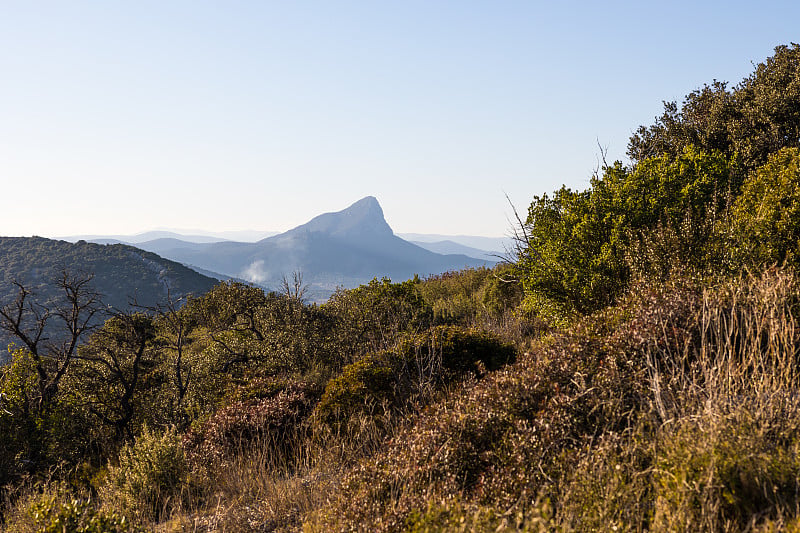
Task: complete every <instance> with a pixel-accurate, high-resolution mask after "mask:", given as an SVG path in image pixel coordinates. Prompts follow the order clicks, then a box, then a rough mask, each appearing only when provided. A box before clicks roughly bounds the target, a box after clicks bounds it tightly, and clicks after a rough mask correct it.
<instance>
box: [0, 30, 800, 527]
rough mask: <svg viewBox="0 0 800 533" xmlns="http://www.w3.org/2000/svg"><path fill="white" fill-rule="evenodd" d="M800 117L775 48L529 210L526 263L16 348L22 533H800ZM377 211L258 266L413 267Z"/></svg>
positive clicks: (131, 321)
mask: <svg viewBox="0 0 800 533" xmlns="http://www.w3.org/2000/svg"><path fill="white" fill-rule="evenodd" d="M776 87H779V88H780V89H781V90H778V91H776V90H775V88H776ZM710 104H714V105H710ZM798 118H800V45H792V46H782V47H778V48H776V49H775V56H774V57H771V58H769V59H768V60H767V61H765V62H764V63H761V64H759V65H757V66H756V68H755V71H754V73H753V74H752V75H751V76H749V77H748V78H746V79H745V80H743V81H742V82H741V83H740V84H738V85H737V86H735V87H734V88H733V89H730V90H729V89H727V88H726V86H725V85H724V84H717V83H715V84H714V85H713V86H711V87H709V86H706V87H704V88H703V89H701V90H698V91H696V92H694V93H692V94H690V95H689V96H687V98H686V100H685V102H684V104H683V105H682V106H681V107H678V106H677V105H676V104H671V103H667V104H666V110H665V117H660V118H657V119H656V122H655V124H653V125H651V126H649V127H642V128H640V129H639V130H637V133H636V134H634V136H633V137H632V138H631V143H630V146H631V149H632V157H634V162H633V163H632V164H631V165H623V164H622V163H619V162H617V163H614V164H610V165H606V166H604V167H603V168H602V169H600V170H599V171H598V173H597V174H596V175H595V176H594V177H593V178H592V181H591V186H590V187H588V188H587V189H586V190H583V191H573V190H570V189H568V188H566V187H563V188H561V189H559V190H557V191H555V192H553V193H550V194H542V195H541V196H535V197H534V198H533V199H532V201H531V205H530V208H529V210H528V217H527V218H526V219H525V220H524V221H520V226H519V227H518V228H516V232H517V234H518V235H520V239H519V242H518V243H517V244H518V252H519V254H518V256H517V257H516V258H515V260H514V261H511V262H509V263H506V264H501V265H495V266H494V267H492V268H482V267H479V268H468V269H463V270H460V271H457V272H444V273H441V274H437V275H433V276H428V277H422V278H420V277H414V278H411V279H408V280H406V281H402V282H391V281H389V280H388V279H382V280H379V279H372V280H371V281H369V282H368V283H365V284H362V285H360V286H358V287H355V288H352V289H340V290H337V291H336V292H335V293H334V294H333V296H332V297H331V298H330V299H329V300H328V301H326V302H325V303H323V304H321V305H317V304H309V303H308V302H306V301H304V299H303V298H302V297H301V295H300V294H297V293H295V294H292V293H291V291H290V292H289V293H284V294H276V293H267V292H265V291H263V290H262V289H261V288H259V287H255V286H252V285H249V284H245V283H237V282H232V281H229V282H225V283H219V284H217V285H215V286H214V287H213V288H212V289H211V290H209V291H208V292H206V293H205V294H203V295H202V296H199V297H197V298H193V299H191V300H190V301H189V303H188V304H187V305H185V306H183V307H181V308H172V309H159V310H154V311H152V312H149V313H136V312H129V313H120V314H118V315H117V316H115V317H114V318H113V319H110V320H108V321H106V322H105V323H104V324H102V327H99V328H98V329H97V330H96V331H93V332H92V333H91V335H90V336H88V338H87V339H85V341H84V342H83V343H82V345H81V346H80V347H79V349H78V350H76V351H74V352H67V351H65V350H62V351H53V352H50V354H44V355H43V354H42V353H34V352H35V350H31V351H24V350H19V351H17V352H15V354H14V358H13V361H12V364H10V365H5V366H3V367H0V450H2V452H3V453H0V525H2V527H3V528H4V531H9V533H29V532H39V531H65V530H66V531H69V530H70V529H69V528H72V530H75V531H90V532H91V531H114V532H138V531H201V532H207V533H211V532H219V531H246V532H262V531H292V532H296V531H304V532H332V531H370V532H373V531H375V532H399V531H409V532H413V533H420V532H438V531H455V532H461V533H465V532H470V531H481V532H482V531H495V532H508V531H529V532H549V531H565V532H566V531H625V532H645V531H698V532H725V533H728V532H733V531H748V532H777V531H789V532H792V531H798V530H800V403H798V401H797V399H798V398H800V312H798V311H799V310H800V275H799V274H798V273H799V272H800V135H798V131H800V121H798ZM756 119H757V120H756ZM709 132H712V133H713V134H714V135H709ZM720 191H725V194H720ZM379 209H380V208H379V206H378V205H377V202H374V201H373V200H372V199H369V198H368V199H365V200H363V201H361V202H359V203H357V204H356V205H355V206H353V209H350V210H345V211H343V212H339V213H330V214H326V215H322V216H321V217H318V218H316V219H314V220H312V221H311V222H310V223H309V224H307V225H305V226H301V227H299V228H296V229H295V230H292V232H287V234H283V235H282V236H280V237H281V238H280V239H274V240H271V239H267V240H265V241H262V242H261V243H257V244H259V245H263V244H264V243H269V244H268V246H267V248H268V249H271V248H270V247H271V246H277V245H278V244H279V243H281V242H285V243H286V244H287V247H289V245H291V246H294V245H295V244H296V243H298V242H299V243H311V244H313V245H314V246H322V247H323V249H324V243H326V242H335V243H336V244H337V245H338V246H342V243H346V242H351V243H353V244H352V246H354V247H355V246H356V244H354V243H364V242H373V243H375V242H377V243H384V242H389V243H391V242H392V239H390V238H389V237H391V236H392V235H391V234H390V232H391V230H390V229H389V228H388V226H387V225H385V224H381V223H380V220H382V214H381V213H380V211H379ZM364 220H371V221H372V222H373V223H372V224H371V225H364V224H362V223H361V221H364ZM33 243H35V244H37V246H38V247H44V248H48V249H49V247H55V246H62V244H58V243H56V244H53V243H52V241H46V240H43V239H39V240H34V241H33ZM222 244H225V243H222ZM76 246H78V247H79V249H82V248H80V247H86V246H87V245H86V244H79V245H76ZM101 248H102V247H101ZM110 248H111V249H117V250H121V251H122V253H123V255H125V254H128V255H130V253H131V251H130V249H129V248H125V247H121V248H115V247H110ZM231 249H234V248H231ZM298 249H301V248H298ZM337 249H338V248H337ZM65 250H66V251H68V252H69V251H70V250H72V249H65ZM409 250H410V251H411V253H412V254H413V253H416V252H413V249H409ZM353 253H355V252H353ZM17 255H19V254H17ZM255 257H258V256H250V259H253V258H255ZM265 262H266V260H265ZM23 264H25V265H27V266H26V268H31V267H30V265H31V263H30V262H27V263H18V266H17V268H22V266H19V265H23ZM337 268H341V269H345V268H357V266H354V265H350V264H348V263H347V262H346V261H343V263H342V266H339V267H337ZM31 275H32V276H33V278H32V279H38V278H37V276H38V275H39V274H38V273H37V271H35V270H32V271H31ZM51 309H52V308H50V309H47V308H44V307H37V308H35V310H36V311H37V312H41V313H43V314H46V313H47V312H49V311H51ZM52 354H55V356H53V357H48V356H46V355H52Z"/></svg>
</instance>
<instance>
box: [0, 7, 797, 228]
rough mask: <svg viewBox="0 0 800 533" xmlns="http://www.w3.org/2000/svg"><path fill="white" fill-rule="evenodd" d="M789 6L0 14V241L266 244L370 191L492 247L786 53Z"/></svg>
mask: <svg viewBox="0 0 800 533" xmlns="http://www.w3.org/2000/svg"><path fill="white" fill-rule="evenodd" d="M798 20H800V2H790V1H782V2H778V1H769V0H765V1H761V2H752V1H748V2H741V1H727V2H722V1H717V2H703V1H692V2H689V1H675V2H658V3H656V2H642V1H639V2H613V1H612V2H552V1H549V2H539V1H517V2H513V1H503V0H497V1H485V2H474V1H464V0H462V1H432V0H427V1H416V0H410V1H404V2H368V1H349V2H340V1H318V2H309V1H297V2H277V1H274V2H273V1H262V2H256V1H225V2H222V1H220V2H206V1H197V0H192V1H189V0H186V1H165V0H160V1H157V2H155V1H139V2H108V1H96V2H62V1H52V2H44V1H41V2H39V1H5V0H0V76H2V77H1V78H0V80H2V81H1V82H0V183H2V207H1V208H0V235H4V236H17V235H42V236H62V235H75V234H133V233H137V232H141V231H146V230H149V229H153V228H156V227H169V228H199V229H204V230H208V231H226V230H244V229H253V230H270V231H284V230H287V229H290V228H291V227H294V226H297V225H299V224H302V223H304V222H306V221H307V220H309V219H310V218H312V217H313V216H315V215H317V214H320V213H322V212H328V211H336V210H340V209H343V208H345V207H347V206H348V205H350V204H351V203H353V202H355V201H357V200H358V199H360V198H362V197H364V196H367V195H372V196H375V197H377V198H378V200H379V201H380V203H381V205H382V207H383V210H384V213H385V215H386V219H387V221H388V222H389V224H390V225H391V226H392V228H393V229H394V230H395V232H398V233H402V232H416V233H438V234H466V235H484V236H502V235H504V234H506V233H507V232H508V230H509V227H510V221H509V220H510V218H511V217H512V213H511V209H510V207H509V205H508V203H507V201H506V198H505V195H506V194H508V196H509V197H510V199H511V200H512V201H513V203H514V204H515V205H516V206H517V208H518V209H519V210H520V212H521V213H522V214H524V212H525V210H526V209H527V205H528V204H529V203H530V201H531V198H532V197H533V196H534V195H540V194H542V193H545V192H550V191H552V190H554V189H557V188H559V187H560V186H561V184H566V185H567V186H570V187H572V188H577V189H584V188H586V187H587V186H588V182H589V178H590V176H591V174H592V171H593V170H594V169H595V168H596V167H597V165H598V158H599V155H600V149H599V148H598V143H599V145H600V146H603V147H604V148H607V150H608V158H609V159H611V160H614V159H620V160H623V161H624V160H625V159H626V158H625V150H626V145H627V142H628V137H629V136H630V135H631V133H632V132H633V131H634V130H635V129H636V128H637V127H638V126H639V125H641V124H650V123H652V121H653V118H654V117H655V116H656V115H658V114H660V112H661V110H662V103H661V102H662V101H663V100H679V101H680V100H681V99H682V98H683V96H685V95H686V94H687V93H689V92H690V91H692V90H694V89H696V88H698V87H700V86H701V85H702V84H704V83H710V82H711V81H712V80H714V79H718V80H725V81H729V82H730V83H731V85H735V84H737V83H738V82H739V81H741V79H742V78H743V77H745V76H747V75H748V74H749V73H750V72H751V71H752V70H753V65H754V64H755V63H758V62H761V61H763V60H764V59H766V58H767V57H768V56H770V55H772V53H773V49H774V47H775V46H777V45H780V44H789V43H790V42H791V41H795V42H797V41H800V32H799V31H798V30H800V25H799V24H798Z"/></svg>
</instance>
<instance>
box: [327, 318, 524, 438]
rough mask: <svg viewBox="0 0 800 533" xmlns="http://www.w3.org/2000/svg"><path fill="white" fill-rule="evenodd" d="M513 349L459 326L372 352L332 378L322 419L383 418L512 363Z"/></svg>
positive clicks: (445, 327) (432, 329)
mask: <svg viewBox="0 0 800 533" xmlns="http://www.w3.org/2000/svg"><path fill="white" fill-rule="evenodd" d="M514 358H515V351H514V348H513V347H511V346H509V345H507V344H504V343H502V342H500V341H499V340H498V339H497V338H495V337H494V336H493V335H491V334H488V333H484V332H480V331H477V330H470V329H464V328H461V327H458V326H437V327H434V328H430V329H428V330H426V331H425V332H423V333H420V334H418V335H413V336H409V337H408V338H406V339H404V340H402V341H401V342H399V343H397V345H396V346H395V347H394V348H393V349H392V350H383V351H380V352H374V353H370V354H368V355H366V356H364V357H362V358H361V359H359V360H358V361H356V362H355V363H352V364H350V365H347V366H346V367H345V368H344V369H343V370H342V373H341V374H340V375H339V376H337V377H335V378H333V379H331V380H330V381H329V382H328V385H327V386H326V387H325V392H324V393H323V395H322V398H321V399H320V401H319V404H318V405H317V407H316V415H317V417H319V418H320V419H322V420H325V421H327V422H328V423H331V422H333V421H346V420H347V419H349V418H350V417H351V416H353V415H355V414H364V413H378V414H383V413H384V412H385V411H386V409H387V408H397V407H400V406H402V405H404V404H406V403H407V402H408V401H409V400H411V399H413V398H414V397H415V396H416V395H418V394H421V393H425V392H431V391H432V390H435V389H437V388H438V387H440V386H441V385H443V384H445V383H447V382H449V381H452V380H454V379H457V378H460V377H464V376H465V375H467V374H478V373H480V372H482V371H485V370H496V369H498V368H500V367H501V366H502V365H504V364H506V363H509V362H513V361H514Z"/></svg>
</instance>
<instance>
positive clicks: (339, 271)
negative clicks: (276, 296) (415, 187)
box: [137, 196, 495, 301]
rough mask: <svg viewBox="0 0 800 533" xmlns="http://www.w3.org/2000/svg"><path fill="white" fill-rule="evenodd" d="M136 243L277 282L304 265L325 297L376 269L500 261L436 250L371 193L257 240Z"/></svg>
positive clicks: (399, 275)
mask: <svg viewBox="0 0 800 533" xmlns="http://www.w3.org/2000/svg"><path fill="white" fill-rule="evenodd" d="M137 246H140V247H141V248H143V249H146V250H150V251H152V252H154V253H157V254H159V255H161V256H163V257H167V258H169V259H172V260H174V261H178V262H180V263H183V264H185V265H188V266H190V267H192V268H195V269H197V270H198V271H202V272H215V273H218V274H219V276H220V278H225V277H233V278H240V279H244V280H247V281H250V282H252V283H257V284H259V285H262V286H264V287H267V288H271V289H274V288H278V287H280V285H281V281H282V279H283V277H284V276H287V277H290V276H291V274H292V273H293V272H300V273H302V275H303V280H304V282H305V283H307V284H308V286H309V291H310V294H311V295H312V298H313V299H315V300H320V301H321V300H324V299H326V298H327V296H329V295H330V294H332V293H333V291H334V290H335V289H336V288H337V287H345V288H350V287H354V286H357V285H359V284H361V283H366V282H368V281H369V280H371V279H372V278H374V277H383V276H385V277H389V278H391V279H394V280H405V279H409V278H411V277H413V276H414V275H415V274H419V275H421V276H426V275H429V274H438V273H441V272H444V271H448V270H459V269H463V268H465V267H478V266H484V265H493V264H494V263H495V261H492V260H490V259H488V258H485V257H484V258H475V257H470V256H468V255H465V254H440V253H436V252H433V251H430V250H427V249H425V248H423V247H421V246H417V245H416V244H413V243H411V242H408V241H406V240H404V239H401V238H400V237H398V236H396V235H395V234H394V232H393V231H392V228H391V227H390V226H389V224H388V223H387V222H386V220H385V218H384V214H383V209H382V208H381V206H380V203H379V202H378V200H377V199H376V198H375V197H373V196H367V197H365V198H362V199H361V200H359V201H357V202H355V203H354V204H352V205H350V206H349V207H347V208H346V209H343V210H341V211H336V212H330V213H324V214H321V215H318V216H316V217H314V218H313V219H311V220H310V221H309V222H307V223H305V224H302V225H300V226H297V227H296V228H293V229H290V230H289V231H286V232H284V233H281V234H278V235H274V236H271V237H267V238H265V239H262V240H260V241H258V242H255V243H244V242H232V241H226V242H215V243H190V242H185V241H183V240H180V239H156V240H153V241H148V242H143V243H140V244H138V245H137Z"/></svg>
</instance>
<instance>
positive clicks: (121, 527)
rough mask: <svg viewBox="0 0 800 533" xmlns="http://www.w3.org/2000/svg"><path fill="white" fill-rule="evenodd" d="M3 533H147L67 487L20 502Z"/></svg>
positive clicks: (56, 487)
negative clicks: (141, 532) (5, 532)
mask: <svg viewBox="0 0 800 533" xmlns="http://www.w3.org/2000/svg"><path fill="white" fill-rule="evenodd" d="M3 531H7V532H8V533H34V532H36V533H62V532H67V533H123V532H125V533H127V532H139V531H144V530H140V529H139V528H137V527H135V526H134V525H133V524H132V523H131V521H130V520H129V519H128V518H127V517H126V516H124V515H122V514H120V513H119V512H118V511H110V512H109V511H108V510H106V509H103V508H99V507H98V506H97V502H96V501H94V500H92V499H91V498H87V497H83V496H77V495H75V494H74V493H73V492H72V491H70V490H69V489H68V488H67V486H66V485H64V484H54V485H49V486H45V488H44V491H43V492H41V493H39V492H34V493H31V494H29V495H27V496H25V497H23V498H22V499H21V500H19V501H18V502H17V504H16V505H15V506H14V508H13V509H11V512H10V513H9V515H8V521H7V522H6V523H5V527H4V529H3Z"/></svg>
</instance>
